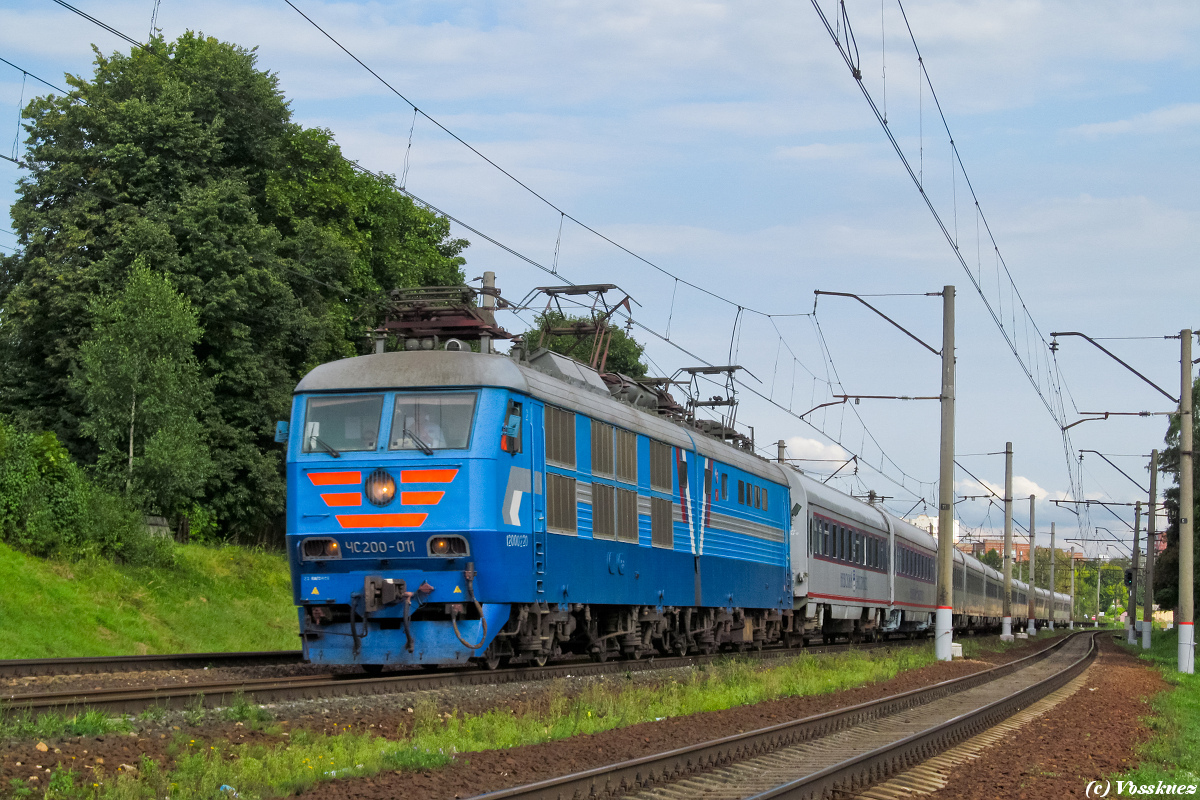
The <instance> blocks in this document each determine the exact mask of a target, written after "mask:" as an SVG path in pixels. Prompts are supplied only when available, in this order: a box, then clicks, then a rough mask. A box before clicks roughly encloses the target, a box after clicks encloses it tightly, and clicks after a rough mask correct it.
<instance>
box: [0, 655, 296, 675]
mask: <svg viewBox="0 0 1200 800" xmlns="http://www.w3.org/2000/svg"><path fill="white" fill-rule="evenodd" d="M300 663H303V658H302V653H301V651H299V650H265V651H262V652H250V653H178V654H170V655H152V656H91V657H87V658H16V659H3V660H0V678H28V677H41V676H46V675H96V674H100V673H108V674H111V673H117V672H146V671H149V670H164V669H204V668H205V667H211V668H214V669H216V668H220V667H250V666H262V665H268V666H270V665H275V664H281V665H282V664H300Z"/></svg>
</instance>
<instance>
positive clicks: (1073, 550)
mask: <svg viewBox="0 0 1200 800" xmlns="http://www.w3.org/2000/svg"><path fill="white" fill-rule="evenodd" d="M1070 628H1071V630H1075V547H1074V546H1072V547H1071V617H1070Z"/></svg>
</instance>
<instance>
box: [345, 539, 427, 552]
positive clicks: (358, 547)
mask: <svg viewBox="0 0 1200 800" xmlns="http://www.w3.org/2000/svg"><path fill="white" fill-rule="evenodd" d="M342 549H343V550H344V551H346V552H349V553H355V554H358V555H373V554H378V555H385V554H388V553H400V554H404V553H414V554H415V553H416V552H417V543H416V542H414V541H413V540H411V539H408V540H403V541H399V542H382V541H374V542H373V541H363V540H361V539H354V540H350V541H343V542H342Z"/></svg>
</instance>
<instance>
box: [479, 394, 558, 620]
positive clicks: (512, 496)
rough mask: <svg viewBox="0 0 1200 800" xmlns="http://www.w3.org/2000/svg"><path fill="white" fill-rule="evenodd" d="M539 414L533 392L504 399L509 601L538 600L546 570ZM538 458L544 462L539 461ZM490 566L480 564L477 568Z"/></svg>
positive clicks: (502, 482)
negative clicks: (530, 394) (531, 398)
mask: <svg viewBox="0 0 1200 800" xmlns="http://www.w3.org/2000/svg"><path fill="white" fill-rule="evenodd" d="M540 417H541V407H540V406H539V405H536V404H535V403H533V402H531V401H530V398H528V397H524V396H522V395H517V394H512V395H509V396H508V398H507V399H506V400H505V402H504V411H503V416H502V417H501V422H500V431H499V444H498V446H497V449H498V452H497V454H496V464H497V479H498V481H499V488H500V492H499V500H500V514H499V515H498V520H497V533H498V534H499V536H498V539H499V541H498V544H499V551H500V552H499V554H498V555H499V556H500V558H499V559H498V561H497V563H498V564H500V565H503V566H502V567H501V569H500V572H501V575H499V576H497V577H498V583H500V584H501V586H502V589H501V591H502V593H503V596H504V597H505V599H506V600H518V601H521V602H533V601H534V600H536V599H537V586H538V580H539V578H540V576H539V570H540V571H541V572H543V573H544V571H545V540H544V537H543V539H542V540H541V542H540V546H539V540H538V537H537V535H536V534H535V531H536V530H537V529H538V524H539V523H538V519H539V516H540V518H541V519H542V522H541V529H542V530H543V531H544V530H545V521H544V520H545V500H544V494H543V491H542V480H543V475H542V471H543V469H544V455H543V454H542V449H543V444H542V435H541V427H542V426H541V421H540ZM539 458H541V459H542V463H543V467H539V466H538V461H539ZM485 566H486V565H483V564H477V565H476V568H480V567H485Z"/></svg>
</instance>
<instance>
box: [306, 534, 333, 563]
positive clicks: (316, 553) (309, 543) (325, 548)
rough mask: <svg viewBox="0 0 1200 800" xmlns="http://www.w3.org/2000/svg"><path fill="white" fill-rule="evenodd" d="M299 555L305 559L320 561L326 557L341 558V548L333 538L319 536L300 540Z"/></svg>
mask: <svg viewBox="0 0 1200 800" xmlns="http://www.w3.org/2000/svg"><path fill="white" fill-rule="evenodd" d="M300 555H301V556H302V557H303V559H304V560H305V561H320V560H323V559H326V558H341V557H342V550H341V548H339V547H338V543H337V541H336V540H335V539H327V538H324V537H321V538H313V539H305V540H304V541H303V542H301V543H300Z"/></svg>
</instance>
